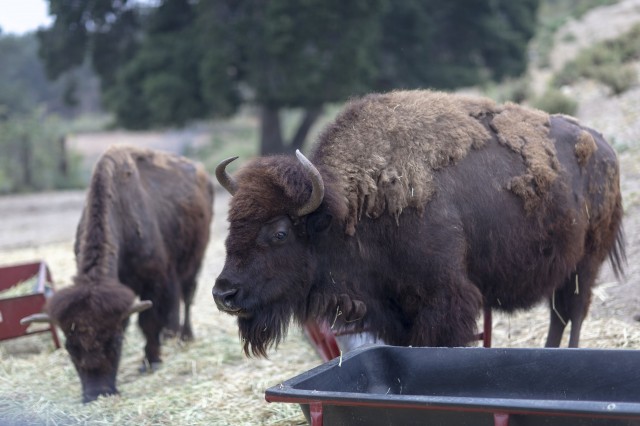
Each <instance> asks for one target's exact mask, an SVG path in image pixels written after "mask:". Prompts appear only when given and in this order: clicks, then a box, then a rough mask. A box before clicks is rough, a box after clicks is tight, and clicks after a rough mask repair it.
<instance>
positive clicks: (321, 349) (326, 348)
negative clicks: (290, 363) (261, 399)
mask: <svg viewBox="0 0 640 426" xmlns="http://www.w3.org/2000/svg"><path fill="white" fill-rule="evenodd" d="M483 314H484V316H483V322H484V324H483V331H482V332H481V333H479V334H478V340H482V346H484V347H485V348H490V347H491V329H492V322H493V320H492V318H491V308H490V307H488V306H485V307H484V308H483ZM303 329H304V332H305V334H306V336H307V338H308V339H309V340H310V341H311V344H312V345H313V346H314V347H315V348H316V351H317V352H318V355H320V358H322V361H324V362H327V361H330V360H332V359H334V358H336V357H338V356H340V347H339V346H338V342H337V341H336V337H335V336H336V334H335V333H334V332H333V331H332V330H331V329H330V328H329V326H328V325H327V324H326V323H320V324H318V323H316V322H314V321H309V322H308V323H306V324H305V325H304V327H303Z"/></svg>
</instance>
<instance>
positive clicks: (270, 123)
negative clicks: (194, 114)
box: [198, 0, 385, 154]
mask: <svg viewBox="0 0 640 426" xmlns="http://www.w3.org/2000/svg"><path fill="white" fill-rule="evenodd" d="M384 6H385V3H384V2H383V1H369V0H351V1H348V2H345V1H342V0H306V1H298V0H271V1H245V2H238V1H233V0H202V1H200V3H199V8H200V10H201V13H199V14H198V15H199V17H200V19H199V21H198V24H199V27H200V29H201V31H200V34H201V37H202V43H203V45H206V46H213V47H215V48H210V49H208V50H207V49H205V50H204V57H203V66H202V79H203V84H204V88H205V91H204V93H205V98H206V99H207V100H208V101H209V102H210V104H209V105H210V108H211V110H213V111H219V112H221V113H229V112H233V111H234V110H235V108H236V107H237V105H238V104H239V103H240V101H241V100H243V99H242V96H241V95H242V88H245V89H246V90H245V91H248V92H249V96H250V98H251V101H252V102H254V103H255V104H257V105H258V106H259V108H260V117H261V153H262V154H267V153H277V152H284V151H288V150H293V149H296V148H300V147H301V146H302V143H303V142H304V140H305V138H306V135H307V133H308V131H309V130H310V128H311V126H312V125H313V123H314V122H315V121H316V120H317V118H318V117H319V116H320V113H321V112H322V106H323V105H324V104H325V103H327V102H335V101H342V100H344V99H345V98H347V97H348V96H351V95H355V94H359V93H362V92H364V91H366V90H367V88H368V87H369V85H370V84H371V82H372V77H373V75H374V73H373V72H372V71H373V69H374V68H375V62H374V61H375V56H374V53H375V49H374V47H375V46H376V44H377V42H378V35H379V28H380V18H381V16H382V12H383V11H384ZM217 93H221V94H222V96H218V95H217ZM212 101H213V102H212ZM283 108H303V109H304V114H303V115H302V118H301V121H300V123H299V125H298V126H297V130H296V131H295V132H294V135H293V137H292V139H291V141H289V143H287V142H286V141H285V140H284V137H283V131H282V126H281V124H280V111H281V110H282V109H283Z"/></svg>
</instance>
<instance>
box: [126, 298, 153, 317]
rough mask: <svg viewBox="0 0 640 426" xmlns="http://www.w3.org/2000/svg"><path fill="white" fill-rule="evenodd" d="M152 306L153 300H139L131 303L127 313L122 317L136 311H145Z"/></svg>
mask: <svg viewBox="0 0 640 426" xmlns="http://www.w3.org/2000/svg"><path fill="white" fill-rule="evenodd" d="M152 306H153V302H152V301H151V300H141V301H140V302H136V303H133V304H132V305H131V307H130V308H129V310H128V311H127V313H126V314H125V315H124V318H126V317H128V316H130V315H133V314H135V313H137V312H142V311H146V310H147V309H149V308H150V307H152Z"/></svg>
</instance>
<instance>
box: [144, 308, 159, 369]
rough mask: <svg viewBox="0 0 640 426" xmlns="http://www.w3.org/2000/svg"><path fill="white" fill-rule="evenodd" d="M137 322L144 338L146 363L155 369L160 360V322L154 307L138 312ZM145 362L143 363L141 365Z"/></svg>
mask: <svg viewBox="0 0 640 426" xmlns="http://www.w3.org/2000/svg"><path fill="white" fill-rule="evenodd" d="M138 324H139V325H140V329H142V333H143V334H144V337H145V339H146V342H147V343H146V345H145V347H144V353H145V359H146V361H147V362H148V365H150V366H151V368H152V369H154V370H155V367H157V366H158V365H159V364H160V363H161V362H162V360H161V359H160V332H161V331H162V322H161V321H160V318H159V315H158V312H157V310H156V307H155V305H154V307H153V308H152V309H148V310H146V311H144V312H140V314H139V315H138ZM144 365H146V363H144V364H143V366H144Z"/></svg>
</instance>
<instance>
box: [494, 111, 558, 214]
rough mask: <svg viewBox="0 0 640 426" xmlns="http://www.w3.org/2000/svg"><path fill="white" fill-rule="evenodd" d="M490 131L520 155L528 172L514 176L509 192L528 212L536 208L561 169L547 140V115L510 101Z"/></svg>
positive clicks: (550, 141) (549, 141)
mask: <svg viewBox="0 0 640 426" xmlns="http://www.w3.org/2000/svg"><path fill="white" fill-rule="evenodd" d="M491 128H492V129H493V130H494V131H495V133H496V136H497V137H498V140H499V141H500V143H502V144H504V145H506V146H508V147H509V148H511V149H512V150H513V151H514V152H517V153H519V154H520V155H522V158H523V160H524V163H525V166H526V169H527V171H526V173H525V174H523V175H521V176H514V177H513V179H512V180H511V182H510V183H509V189H510V190H511V191H513V192H514V193H515V194H517V195H518V196H520V197H521V198H522V199H523V201H524V207H525V210H526V211H527V212H528V213H529V212H531V211H533V210H534V209H537V208H539V207H540V206H541V205H542V203H543V202H544V201H545V199H546V197H547V194H549V190H550V188H551V185H552V183H553V182H554V181H555V180H556V178H557V177H558V171H559V170H560V163H559V161H558V158H557V153H556V148H555V145H554V143H553V140H551V139H550V138H549V115H548V114H547V113H545V112H543V111H539V110H535V109H528V108H527V109H525V108H523V107H521V106H519V105H516V104H514V103H510V102H509V103H506V104H505V106H504V110H503V111H502V112H501V113H500V114H498V115H496V116H495V117H494V118H493V121H492V122H491Z"/></svg>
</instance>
